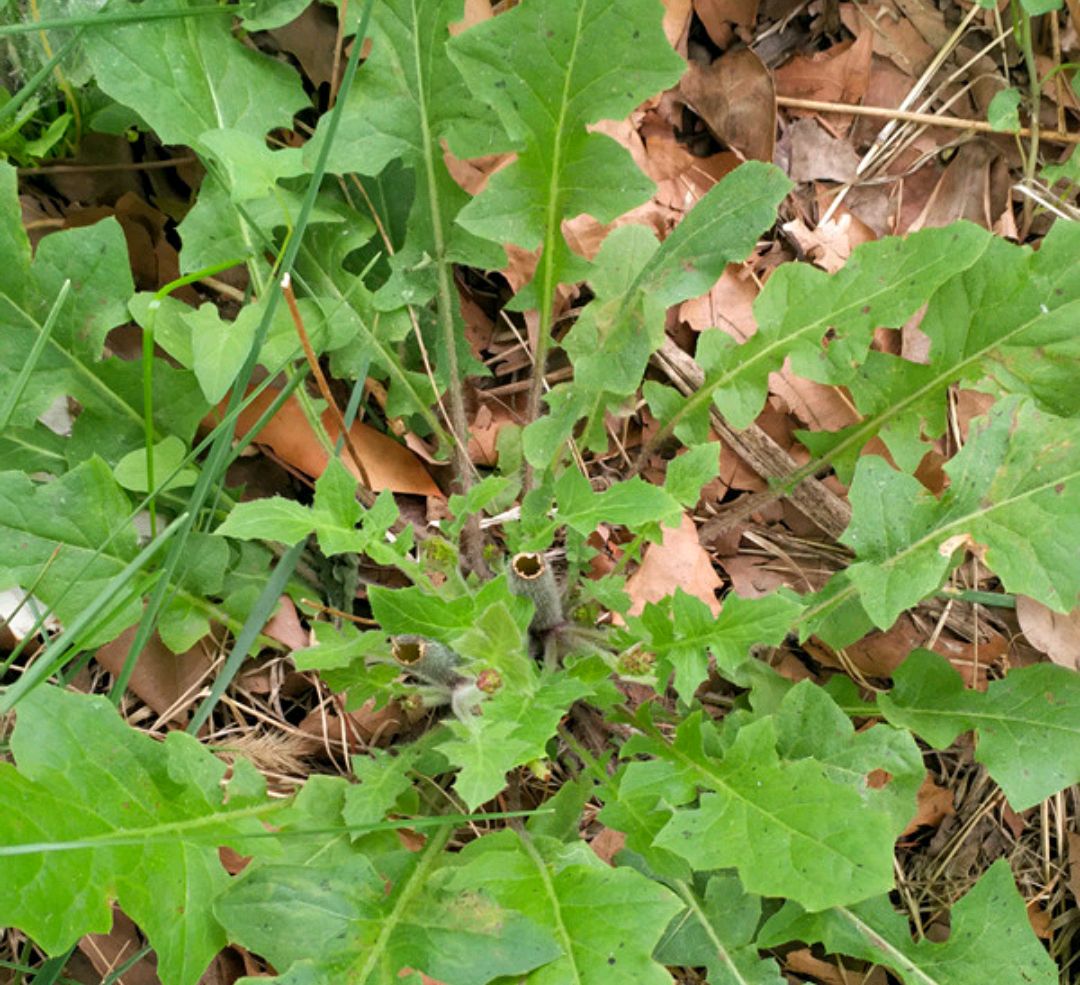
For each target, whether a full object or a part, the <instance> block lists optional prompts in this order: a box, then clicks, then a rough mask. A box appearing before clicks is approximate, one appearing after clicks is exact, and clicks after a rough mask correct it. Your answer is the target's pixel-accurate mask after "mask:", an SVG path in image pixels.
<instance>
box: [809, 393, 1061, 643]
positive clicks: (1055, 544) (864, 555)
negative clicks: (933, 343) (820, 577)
mask: <svg viewBox="0 0 1080 985" xmlns="http://www.w3.org/2000/svg"><path fill="white" fill-rule="evenodd" d="M945 471H946V472H947V473H948V475H949V478H950V480H951V481H950V485H949V488H948V489H946V490H945V492H944V493H943V494H942V496H941V498H940V499H937V498H936V497H934V496H933V495H932V494H931V493H930V492H929V491H928V490H926V489H925V488H924V487H923V486H922V485H921V484H920V483H919V482H918V480H916V479H915V478H913V477H912V476H910V475H904V474H902V473H900V472H897V471H895V470H894V469H892V468H891V467H890V466H889V465H888V464H886V462H885V461H884V459H881V458H878V457H877V456H866V457H864V458H863V459H862V460H861V461H860V462H859V466H858V468H857V469H856V472H855V481H854V482H853V483H852V486H851V491H850V493H849V498H850V500H851V504H852V519H851V524H850V526H849V527H848V529H847V531H846V532H845V533H844V536H843V538H842V540H843V541H844V542H845V543H847V544H850V545H851V546H852V547H853V548H854V549H855V551H856V555H857V560H856V562H855V563H854V564H852V565H851V566H850V567H848V568H847V569H845V570H844V571H843V572H841V573H840V574H839V575H835V576H834V579H833V580H834V581H835V582H836V585H835V586H833V587H832V588H829V587H828V586H827V590H826V593H823V594H822V595H821V596H819V601H818V602H817V604H813V603H812V604H811V605H810V607H809V627H808V628H813V627H814V626H816V625H817V624H818V623H817V620H820V619H821V618H822V616H823V615H824V614H827V613H828V612H830V611H833V610H835V609H836V608H838V607H839V605H840V604H841V603H842V602H846V601H849V600H850V599H851V598H852V597H853V596H854V595H855V594H856V593H858V600H859V602H860V604H861V605H862V607H863V608H864V609H865V610H866V612H867V614H868V615H869V616H870V618H871V619H873V621H874V623H875V624H876V625H878V626H879V627H881V628H882V629H887V628H888V627H889V626H891V625H892V624H893V622H894V621H895V620H896V618H897V616H899V615H900V613H901V612H903V611H904V609H906V608H908V607H910V606H912V605H915V604H916V603H917V602H918V601H920V600H921V599H922V598H924V597H925V596H927V595H929V594H930V593H931V592H933V591H935V590H936V589H937V588H939V587H940V586H941V585H942V583H943V582H944V580H945V578H946V576H947V575H948V573H949V572H950V571H951V570H952V568H953V567H954V560H953V557H954V554H955V552H956V551H957V550H959V549H960V548H962V547H967V548H973V549H976V550H978V552H979V555H980V557H981V558H982V560H983V561H984V563H985V564H986V565H987V566H988V567H990V569H991V570H993V571H994V572H995V574H997V575H998V576H999V577H1000V578H1001V580H1002V583H1003V584H1004V586H1005V588H1006V590H1007V591H1010V592H1016V593H1018V594H1023V595H1030V596H1031V597H1032V598H1037V599H1039V600H1040V601H1042V602H1043V603H1044V604H1046V605H1048V606H1050V607H1051V608H1053V609H1056V610H1057V611H1059V612H1068V611H1071V610H1072V609H1073V608H1075V607H1076V604H1077V598H1078V596H1080V558H1078V555H1077V553H1076V551H1075V550H1073V549H1072V545H1073V544H1075V543H1076V542H1077V540H1078V539H1080V511H1078V509H1077V503H1078V502H1080V500H1078V496H1080V424H1078V423H1077V421H1076V420H1072V419H1070V420H1063V419H1061V418H1057V417H1053V416H1051V415H1049V414H1044V413H1042V412H1040V411H1038V410H1036V409H1035V407H1034V406H1033V405H1032V403H1031V401H1030V400H1026V399H1023V398H1017V397H1009V398H1006V399H1003V400H999V401H998V402H997V403H996V404H995V405H994V406H993V408H991V410H990V413H989V414H988V415H987V416H986V417H984V418H980V419H978V420H977V421H976V422H975V423H974V425H973V427H972V429H971V433H970V435H969V439H968V442H967V443H966V444H965V445H964V447H963V448H962V449H961V450H960V451H959V452H958V453H957V454H956V455H955V456H954V457H953V459H952V460H951V461H950V462H949V463H948V464H947V465H946V466H945Z"/></svg>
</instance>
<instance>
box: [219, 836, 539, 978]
mask: <svg viewBox="0 0 1080 985" xmlns="http://www.w3.org/2000/svg"><path fill="white" fill-rule="evenodd" d="M445 841H446V839H445V837H437V836H435V837H430V838H429V840H428V844H427V846H426V847H425V848H423V849H422V850H421V851H419V852H398V853H396V857H394V856H393V855H392V856H391V857H389V858H383V857H378V856H377V857H375V858H373V859H369V858H367V857H366V856H364V855H353V856H352V857H349V858H347V859H339V860H338V861H337V862H336V864H333V865H327V864H326V863H325V862H322V863H320V862H319V861H318V860H313V863H312V864H310V865H304V866H300V865H289V866H285V865H266V866H259V867H255V868H253V871H251V872H250V873H249V874H247V875H245V876H244V877H243V878H241V879H239V880H237V881H236V883H235V885H234V886H233V887H232V888H231V889H229V891H228V892H227V893H225V894H224V895H223V896H222V897H221V898H220V899H219V900H218V903H217V906H216V912H217V913H218V915H219V917H220V918H221V920H222V921H223V923H225V925H226V926H227V927H228V928H229V931H230V934H231V935H233V936H234V937H235V939H236V940H238V941H239V942H240V943H241V944H243V945H244V946H245V947H247V948H249V949H250V950H253V951H257V952H258V953H260V954H263V955H265V956H266V957H267V958H268V959H269V960H270V961H271V962H272V963H273V964H274V965H275V967H277V968H279V969H282V970H287V969H289V968H290V967H291V966H294V964H296V963H301V964H303V963H305V962H306V963H307V967H306V968H305V969H302V975H301V977H298V978H297V977H289V976H288V975H286V976H285V977H283V978H282V979H281V981H305V982H311V983H318V985H334V983H338V982H343V981H348V982H354V983H356V985H383V983H390V982H396V981H398V980H400V979H399V975H400V974H401V973H402V972H403V971H404V970H405V969H407V968H411V969H414V970H422V971H424V972H425V973H426V974H428V975H430V976H431V977H433V978H436V979H438V980H440V981H446V982H453V983H455V985H485V983H487V982H489V981H491V980H492V979H495V978H499V977H501V976H505V975H523V974H525V973H526V972H528V971H529V970H530V969H532V968H535V967H536V966H537V965H540V964H542V963H543V962H545V961H550V960H551V959H552V958H554V957H555V956H556V955H557V954H558V948H557V946H556V945H555V943H554V942H553V941H552V940H551V937H550V936H549V934H548V933H547V932H546V931H544V930H542V929H541V928H540V927H539V926H537V924H536V923H534V922H533V921H531V920H529V919H527V918H526V917H524V916H522V915H521V914H520V913H517V912H515V911H513V910H511V909H508V908H505V907H502V906H500V905H498V904H497V903H496V902H493V901H492V899H491V896H490V895H489V894H488V892H487V887H485V891H484V892H479V891H477V889H476V885H477V884H476V883H473V884H472V885H469V886H463V887H461V888H451V889H449V890H447V889H446V888H445V887H444V886H443V883H444V881H445V880H438V879H433V876H436V875H437V872H436V870H437V868H438V866H439V865H440V863H441V850H442V847H443V845H444V844H445Z"/></svg>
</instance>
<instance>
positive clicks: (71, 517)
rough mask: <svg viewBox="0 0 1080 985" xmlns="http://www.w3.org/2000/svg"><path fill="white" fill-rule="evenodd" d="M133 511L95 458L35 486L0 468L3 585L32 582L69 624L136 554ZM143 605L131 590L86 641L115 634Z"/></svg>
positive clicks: (94, 641) (90, 643) (102, 639)
mask: <svg viewBox="0 0 1080 985" xmlns="http://www.w3.org/2000/svg"><path fill="white" fill-rule="evenodd" d="M130 511H131V504H130V502H129V501H128V498H127V496H126V495H125V494H124V493H123V491H122V490H121V489H120V487H119V486H118V485H117V484H116V480H115V479H113V477H112V473H111V472H110V471H109V467H108V466H107V465H106V464H105V463H104V462H103V461H101V459H99V458H93V459H89V460H88V461H86V462H83V463H82V464H81V465H79V466H77V467H76V468H74V469H72V470H71V471H70V472H67V473H66V474H64V475H62V476H61V477H60V478H58V479H56V480H54V481H52V482H48V483H45V484H40V485H39V484H36V483H34V482H33V481H32V480H31V479H30V478H29V477H28V476H26V475H24V474H23V473H21V472H4V473H0V531H2V532H3V535H2V536H0V583H2V584H4V585H5V586H10V585H18V586H20V587H22V588H29V587H30V586H31V585H33V586H34V594H35V596H36V597H37V598H39V599H40V600H41V601H42V602H44V603H45V604H46V605H48V606H50V607H51V608H52V609H53V611H54V612H55V614H56V616H57V618H58V619H59V620H60V621H61V622H62V623H67V622H70V621H72V620H73V619H75V617H76V616H78V615H79V613H80V612H82V610H83V609H85V608H86V607H87V606H88V605H89V604H90V603H91V602H92V601H93V600H94V599H95V598H96V597H97V595H98V593H99V592H101V590H102V589H103V588H104V587H105V586H106V585H107V584H108V582H109V581H110V580H111V579H113V578H115V577H116V575H118V574H119V573H120V572H121V570H123V568H124V566H125V565H126V564H127V563H128V562H129V561H130V560H131V559H132V558H133V557H135V555H136V553H137V552H138V546H137V543H136V536H135V530H134V528H133V527H132V526H131V524H130V523H129V522H128V521H127V517H128V514H129V513H130ZM117 528H119V529H118V532H117V533H116V536H115V537H113V538H112V540H111V541H109V544H108V546H107V547H105V548H104V550H102V551H101V553H100V554H99V555H98V556H97V557H96V558H93V555H94V554H95V552H97V551H98V549H99V548H100V547H102V545H104V544H105V542H106V540H107V539H108V538H109V536H110V534H112V533H113V532H114V530H116V529H117ZM58 546H59V548H60V549H59V551H57V547H58ZM54 552H55V557H53V554H54ZM91 558H93V560H91ZM140 610H141V601H140V599H139V598H138V597H137V595H136V593H135V592H134V591H132V593H131V594H130V595H129V596H128V597H127V598H119V599H117V600H116V607H115V608H114V609H113V610H112V612H111V613H110V615H109V618H108V619H107V621H106V622H105V623H103V624H101V625H99V626H98V627H97V628H96V630H95V631H94V633H93V634H92V635H91V636H90V637H89V638H88V639H86V640H84V644H85V645H87V646H93V645H95V644H99V643H105V642H107V641H108V640H111V639H113V637H115V636H116V635H117V634H118V633H119V632H121V631H122V630H124V629H126V628H127V627H128V626H130V625H131V624H132V623H134V622H135V621H136V620H137V619H138V618H139V612H140Z"/></svg>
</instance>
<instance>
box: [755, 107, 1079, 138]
mask: <svg viewBox="0 0 1080 985" xmlns="http://www.w3.org/2000/svg"><path fill="white" fill-rule="evenodd" d="M776 105H777V106H784V107H786V108H787V109H807V110H813V111H814V112H816V113H843V114H845V115H848V116H874V117H877V118H879V119H883V120H902V121H903V122H904V123H921V124H923V125H925V126H928V127H951V128H953V129H954V130H971V131H974V132H975V133H995V134H998V135H999V136H1003V137H1010V136H1011V137H1030V136H1031V135H1032V134H1031V130H1030V129H1029V128H1028V127H1021V128H1020V129H1019V130H995V129H994V128H993V127H992V126H990V124H989V123H987V122H986V121H985V120H963V119H960V118H958V117H955V116H935V115H934V114H933V113H913V112H911V111H909V110H901V109H889V108H888V107H886V106H855V105H849V104H848V103H828V102H823V101H822V100H820V99H797V98H796V97H794V96H777V97H776ZM1039 139H1040V140H1049V141H1050V142H1051V143H1055V144H1080V133H1061V132H1058V131H1054V130H1040V131H1039Z"/></svg>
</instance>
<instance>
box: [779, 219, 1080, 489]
mask: <svg viewBox="0 0 1080 985" xmlns="http://www.w3.org/2000/svg"><path fill="white" fill-rule="evenodd" d="M1078 251H1080V228H1078V227H1077V226H1076V224H1075V223H1058V224H1057V225H1056V226H1054V227H1053V228H1052V229H1051V230H1050V232H1049V234H1047V236H1046V237H1045V239H1044V240H1043V243H1042V246H1041V248H1040V249H1039V250H1038V252H1034V251H1032V250H1030V249H1027V248H1021V247H1018V246H1014V245H1011V244H1009V243H1006V242H1004V241H1003V240H998V239H994V240H992V241H991V242H990V244H989V246H988V248H987V250H986V252H985V253H984V254H983V255H982V257H980V259H979V261H978V262H977V263H975V264H973V265H972V266H970V267H969V268H968V269H967V270H965V271H964V272H962V273H960V274H958V275H957V276H956V277H954V278H953V279H952V280H950V281H948V282H947V283H946V284H945V285H943V286H942V287H941V288H940V289H939V290H938V291H937V293H936V294H935V295H934V296H933V297H932V298H931V299H930V303H929V305H928V307H927V311H926V315H925V316H924V317H923V319H922V321H921V322H920V323H919V330H920V331H921V332H922V333H923V334H924V335H925V336H926V337H927V340H928V341H929V344H930V350H929V354H928V357H927V360H926V362H925V363H915V362H911V361H909V360H906V359H901V358H899V357H897V356H893V355H890V354H887V353H883V352H870V353H869V354H868V355H867V358H866V361H865V362H864V363H863V364H862V365H860V366H859V367H857V369H856V370H855V371H854V372H853V373H852V374H851V375H850V376H849V378H848V380H847V381H846V383H847V386H848V388H849V389H850V391H851V395H852V398H853V400H854V402H855V406H856V407H857V408H858V410H859V412H860V414H861V416H862V418H863V419H862V421H860V423H859V424H857V425H854V426H852V427H850V428H845V429H843V430H841V431H835V432H829V431H824V432H800V435H799V437H800V440H802V441H803V442H804V444H806V446H807V447H808V448H809V449H810V450H811V451H812V452H813V453H814V454H815V455H817V456H820V457H824V458H825V459H826V460H827V461H829V462H830V463H832V465H833V466H834V467H835V468H836V470H837V473H838V475H839V476H840V478H841V479H842V480H843V481H844V482H846V483H850V482H851V476H852V473H853V471H854V468H855V465H856V463H857V461H858V457H859V454H860V452H861V450H862V448H863V446H864V445H865V444H866V442H867V441H868V440H869V439H870V438H871V437H873V436H874V435H877V436H878V437H880V438H881V439H882V440H883V441H884V442H885V444H886V446H887V447H888V449H889V452H890V453H891V455H892V457H893V460H894V461H895V462H896V463H897V465H898V466H899V467H900V468H901V470H903V471H905V472H914V471H915V468H916V467H917V466H918V464H919V462H920V461H921V459H922V458H923V456H924V455H925V454H926V452H927V451H928V445H927V443H926V439H927V438H936V437H938V436H940V435H941V434H943V433H944V431H945V425H946V413H947V403H948V402H947V392H948V389H949V387H951V386H953V385H955V384H960V385H966V386H980V387H984V388H990V389H993V390H996V391H997V392H999V393H1025V394H1028V395H1030V396H1031V397H1033V398H1034V399H1035V400H1036V402H1037V403H1038V404H1039V406H1040V408H1041V409H1043V410H1047V411H1050V412H1051V413H1054V414H1059V415H1061V416H1062V417H1071V416H1074V415H1075V414H1076V413H1077V411H1078V410H1080V402H1078V400H1077V390H1076V387H1074V386H1073V385H1072V383H1073V376H1074V374H1075V366H1076V359H1077V358H1078V357H1080V343H1078V342H1077V338H1076V333H1075V332H1074V331H1073V326H1074V325H1075V324H1076V320H1077V318H1078V317H1080V276H1078V274H1077V271H1076V265H1075V264H1074V263H1073V262H1072V258H1073V257H1075V256H1076V255H1077V252H1078Z"/></svg>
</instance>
